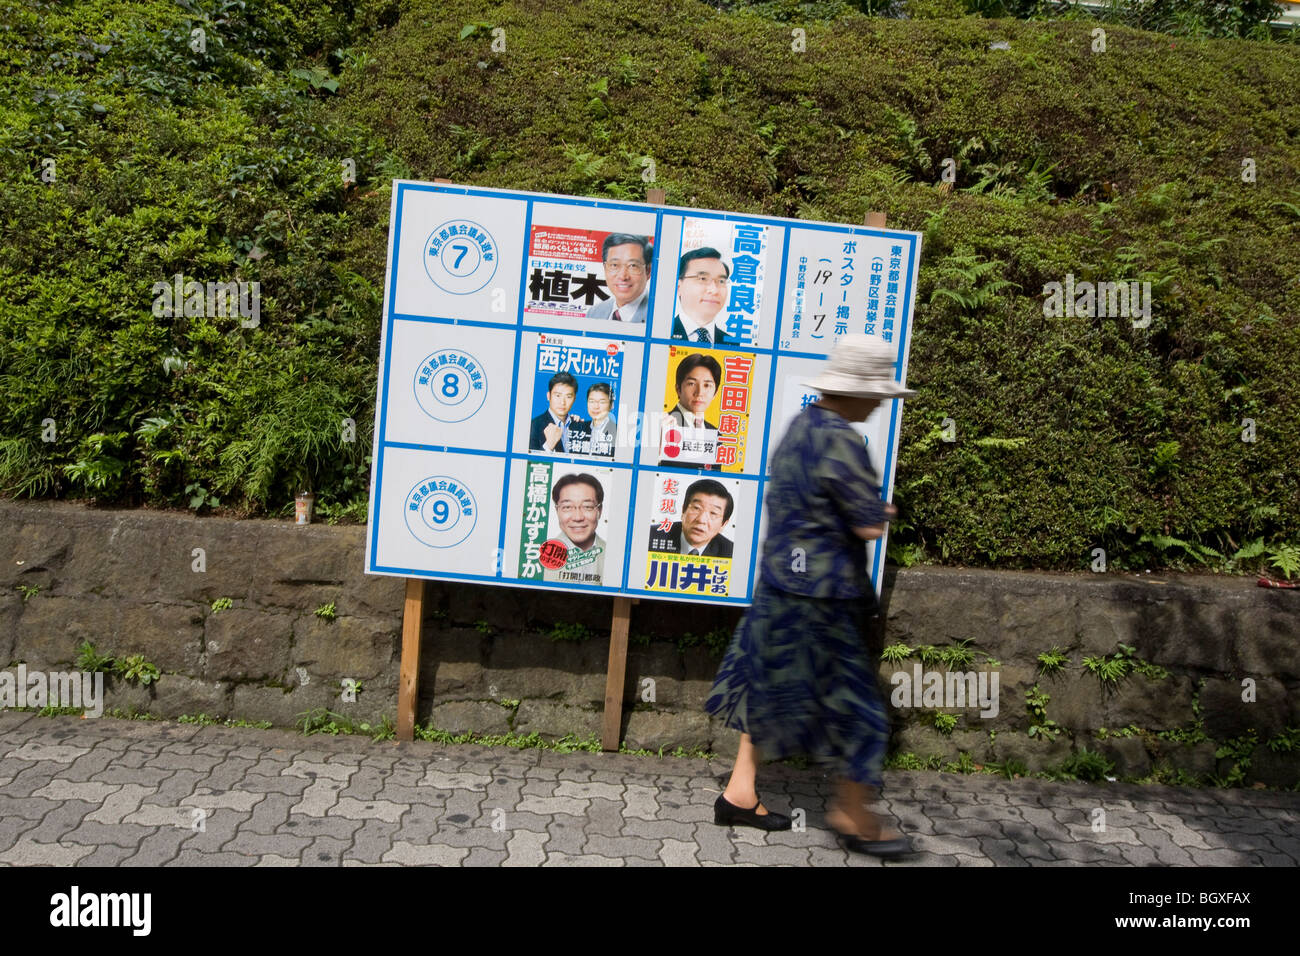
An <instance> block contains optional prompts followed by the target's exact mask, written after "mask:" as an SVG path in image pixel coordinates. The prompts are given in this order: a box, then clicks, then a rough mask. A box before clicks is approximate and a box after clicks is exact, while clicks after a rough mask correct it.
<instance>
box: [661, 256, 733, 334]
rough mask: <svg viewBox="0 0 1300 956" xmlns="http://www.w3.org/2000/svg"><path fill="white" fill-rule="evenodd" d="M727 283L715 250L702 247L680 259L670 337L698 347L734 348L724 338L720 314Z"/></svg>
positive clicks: (727, 273) (727, 272) (726, 273)
mask: <svg viewBox="0 0 1300 956" xmlns="http://www.w3.org/2000/svg"><path fill="white" fill-rule="evenodd" d="M730 281H731V270H730V269H729V268H728V267H727V264H726V263H725V262H723V261H722V253H720V252H719V251H718V250H717V249H714V248H712V247H711V246H705V247H704V248H702V249H692V250H691V251H690V252H688V253H686V254H685V255H684V256H682V258H681V262H680V263H679V264H678V266H677V315H675V316H674V317H673V332H672V337H673V338H675V339H686V340H687V341H688V342H698V343H700V344H701V345H730V344H734V343H735V341H736V339H735V338H734V337H732V336H730V335H728V334H727V330H726V328H725V322H726V317H725V313H724V312H723V310H724V308H725V307H726V304H727V289H728V286H729V284H730ZM719 316H722V319H721V321H720V320H719Z"/></svg>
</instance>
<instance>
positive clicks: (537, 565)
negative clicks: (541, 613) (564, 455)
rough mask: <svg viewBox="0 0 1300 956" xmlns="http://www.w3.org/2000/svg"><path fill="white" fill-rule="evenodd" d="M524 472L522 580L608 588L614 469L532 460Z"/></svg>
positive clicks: (521, 540)
mask: <svg viewBox="0 0 1300 956" xmlns="http://www.w3.org/2000/svg"><path fill="white" fill-rule="evenodd" d="M523 473H524V495H523V534H522V536H521V538H520V544H519V578H520V580H522V581H536V582H544V583H547V584H588V585H603V584H604V583H605V566H606V557H607V550H608V541H609V518H608V516H607V515H606V513H605V493H606V492H607V491H609V490H610V489H611V488H613V478H614V470H613V469H612V468H592V467H590V466H588V465H575V464H562V463H559V462H549V461H529V462H528V463H527V465H526V466H525V468H524V469H523Z"/></svg>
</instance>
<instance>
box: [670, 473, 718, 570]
mask: <svg viewBox="0 0 1300 956" xmlns="http://www.w3.org/2000/svg"><path fill="white" fill-rule="evenodd" d="M734 508H735V500H734V499H733V498H732V496H731V492H729V491H728V490H727V487H726V485H724V484H722V482H720V481H715V480H714V479H712V478H701V479H699V480H698V481H693V482H691V484H690V485H688V486H687V488H686V495H685V497H684V498H683V499H682V520H681V521H674V522H672V524H671V525H669V527H668V529H667V530H666V531H661V530H660V528H661V527H662V525H655V526H654V527H652V528H651V529H650V550H651V551H657V552H661V553H665V554H685V555H688V556H702V557H706V558H730V557H731V554H732V542H731V539H730V538H728V537H727V536H726V535H724V534H722V533H721V532H722V529H723V527H724V526H725V525H726V524H727V522H728V521H730V520H731V512H732V510H733V509H734Z"/></svg>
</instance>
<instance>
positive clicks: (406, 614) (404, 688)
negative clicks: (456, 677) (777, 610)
mask: <svg viewBox="0 0 1300 956" xmlns="http://www.w3.org/2000/svg"><path fill="white" fill-rule="evenodd" d="M423 617H424V579H423V578H407V579H406V605H405V607H404V608H403V610H402V667H401V671H400V678H399V683H398V686H397V739H398V740H413V739H415V705H416V701H417V699H418V697H419V691H420V621H421V620H422V619H423Z"/></svg>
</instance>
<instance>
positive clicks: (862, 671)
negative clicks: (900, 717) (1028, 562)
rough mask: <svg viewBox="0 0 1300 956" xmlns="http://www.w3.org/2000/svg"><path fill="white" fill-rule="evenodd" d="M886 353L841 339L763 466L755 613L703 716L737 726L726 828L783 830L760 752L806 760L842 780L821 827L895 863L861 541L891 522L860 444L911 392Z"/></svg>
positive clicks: (873, 343)
mask: <svg viewBox="0 0 1300 956" xmlns="http://www.w3.org/2000/svg"><path fill="white" fill-rule="evenodd" d="M894 365H895V361H894V350H893V348H891V347H890V346H889V345H887V344H886V343H884V342H882V341H880V340H879V339H876V338H872V337H870V336H866V335H851V336H845V337H843V338H841V339H840V341H839V343H838V344H837V345H836V346H835V349H834V350H833V351H832V352H831V355H830V358H829V360H828V361H827V363H826V365H825V367H824V368H823V370H822V372H821V373H820V374H819V375H817V376H816V378H814V379H813V380H812V381H810V382H809V383H808V385H809V386H810V387H812V388H815V389H816V390H817V391H819V392H821V394H822V398H821V400H820V401H818V402H815V403H813V404H810V405H808V406H807V407H806V408H804V410H803V411H802V412H800V413H799V415H798V416H796V417H795V419H794V420H793V421H792V422H791V424H790V427H789V430H788V431H787V432H786V434H785V437H784V438H783V439H782V441H781V444H780V446H779V447H778V448H777V450H776V452H775V453H774V454H773V456H772V458H771V462H770V470H771V479H770V481H769V483H768V491H767V522H768V525H767V538H766V540H765V542H764V545H763V554H762V558H761V565H760V575H759V581H758V585H757V587H756V588H755V591H754V600H753V605H752V606H751V607H750V609H749V610H748V611H747V612H746V614H745V616H744V618H743V619H742V620H741V622H740V624H739V625H738V626H737V628H736V633H735V635H734V636H733V637H732V639H731V644H730V645H729V646H728V648H727V653H726V656H725V657H724V658H723V661H722V665H721V667H720V668H719V669H718V676H717V679H716V680H715V681H714V684H713V689H712V692H711V693H710V695H709V699H708V702H707V703H706V704H705V709H706V710H708V711H709V712H710V713H711V714H714V715H716V716H718V717H720V718H722V719H723V721H724V722H725V723H726V725H727V726H728V727H731V728H734V729H736V730H739V731H741V738H740V750H739V753H738V754H737V755H736V765H735V768H734V769H733V770H732V773H731V779H730V781H729V783H728V784H727V788H726V790H725V791H724V792H723V793H722V795H721V796H719V797H718V800H717V802H716V803H715V804H714V820H715V822H717V823H719V824H722V825H731V826H752V827H757V828H758V829H761V830H788V829H789V828H790V818H789V817H787V816H784V815H782V814H779V813H773V812H770V811H768V810H767V809H766V808H765V807H764V806H763V805H762V803H761V802H760V800H759V798H758V792H757V790H756V788H755V781H754V778H755V774H756V772H757V762H758V753H757V752H758V751H761V752H762V754H763V756H764V757H765V758H767V759H782V758H784V757H789V756H792V755H794V754H796V753H803V754H807V755H810V756H814V757H817V758H822V759H824V760H827V761H830V762H832V763H833V765H834V768H835V770H836V771H837V773H838V774H839V779H838V781H837V783H836V788H835V799H834V802H833V805H832V806H831V808H830V809H829V810H828V812H827V814H826V821H827V823H828V824H830V826H831V827H832V828H833V829H834V830H835V831H836V833H837V834H838V836H839V839H840V841H841V843H843V844H844V846H845V847H846V848H847V849H849V850H851V851H854V852H858V853H869V854H873V855H876V856H882V857H886V856H901V855H904V854H906V853H909V852H910V851H911V845H910V844H909V843H908V841H907V839H906V838H905V837H903V836H902V835H901V834H899V833H898V832H897V831H896V830H891V829H889V828H887V827H886V826H885V825H884V824H883V823H882V822H881V821H880V819H879V818H878V817H877V816H876V815H875V814H874V813H873V812H871V810H869V809H868V807H867V803H868V801H869V800H870V799H872V797H873V795H874V794H873V791H877V790H878V789H879V787H880V785H881V767H882V764H883V762H884V756H885V747H886V744H887V742H888V738H889V721H888V718H887V717H886V714H885V709H884V704H883V702H882V700H881V696H880V692H879V689H878V686H877V682H876V681H877V678H876V672H875V669H874V668H873V666H872V661H871V655H870V654H869V652H868V650H867V647H866V645H865V643H864V640H865V637H866V634H865V632H866V629H867V628H868V627H869V626H870V624H871V620H872V618H873V617H874V616H875V615H876V613H877V611H878V607H879V606H878V604H877V602H876V593H875V589H874V588H873V587H872V585H871V580H870V579H869V578H868V576H867V554H866V542H868V541H872V540H874V539H876V538H879V537H880V536H881V535H883V534H884V531H885V524H886V522H887V521H888V520H889V518H891V517H893V515H894V514H895V511H894V508H893V506H892V505H887V504H885V503H884V502H883V501H882V500H881V497H880V487H879V483H878V481H877V479H876V476H875V472H874V471H873V470H872V467H871V461H870V459H869V458H868V457H867V450H866V448H865V446H864V444H863V441H862V436H861V435H860V434H858V432H856V431H854V429H853V428H852V427H851V426H850V424H849V423H850V422H857V421H865V420H866V419H867V417H868V416H869V415H870V414H871V413H872V411H873V410H874V409H875V408H876V407H877V406H878V405H879V404H880V402H881V400H883V399H892V398H908V397H911V396H912V395H915V394H916V393H915V392H913V391H910V390H908V389H905V388H903V387H902V386H901V385H899V384H898V383H897V382H895V381H894V374H893V369H894Z"/></svg>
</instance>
